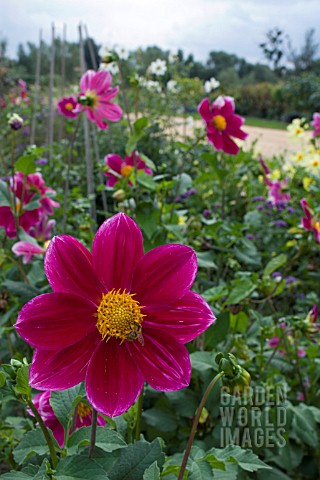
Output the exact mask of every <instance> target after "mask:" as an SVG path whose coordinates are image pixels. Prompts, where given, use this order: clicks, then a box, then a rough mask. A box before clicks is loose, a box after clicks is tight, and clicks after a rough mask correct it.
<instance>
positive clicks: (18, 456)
mask: <svg viewBox="0 0 320 480" xmlns="http://www.w3.org/2000/svg"><path fill="white" fill-rule="evenodd" d="M49 433H50V434H51V432H50V430H49ZM51 438H52V441H53V444H54V446H55V448H57V449H59V446H58V444H57V442H56V440H55V439H54V438H53V436H52V434H51ZM48 450H49V449H48V445H47V442H46V440H45V438H44V435H43V433H42V431H41V429H40V427H38V428H36V429H35V430H31V431H30V432H27V433H26V434H25V435H24V436H23V437H22V439H21V442H20V443H18V445H17V446H16V448H15V449H14V451H13V456H14V459H15V461H16V462H17V463H19V464H21V463H23V462H24V460H26V459H27V458H28V457H30V455H33V454H35V453H36V454H38V455H45V454H47V453H48Z"/></svg>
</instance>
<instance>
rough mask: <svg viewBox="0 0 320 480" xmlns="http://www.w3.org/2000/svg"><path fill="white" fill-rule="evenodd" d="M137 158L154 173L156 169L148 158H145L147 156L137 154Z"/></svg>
mask: <svg viewBox="0 0 320 480" xmlns="http://www.w3.org/2000/svg"><path fill="white" fill-rule="evenodd" d="M139 157H140V158H141V159H142V160H143V161H144V162H145V164H146V166H147V167H148V168H151V170H152V171H153V172H155V171H156V169H157V168H156V166H155V164H154V163H153V161H152V160H151V159H150V158H149V157H147V155H145V154H144V153H141V152H139Z"/></svg>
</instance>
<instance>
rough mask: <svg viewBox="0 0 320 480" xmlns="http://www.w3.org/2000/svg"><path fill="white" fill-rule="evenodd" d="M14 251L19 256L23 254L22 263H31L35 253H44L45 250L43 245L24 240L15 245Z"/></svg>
mask: <svg viewBox="0 0 320 480" xmlns="http://www.w3.org/2000/svg"><path fill="white" fill-rule="evenodd" d="M12 251H13V253H14V254H15V255H17V257H20V256H22V263H24V264H26V263H29V262H30V261H31V260H32V259H33V257H34V256H35V255H42V254H43V253H44V252H45V249H44V248H43V247H40V245H36V244H35V243H31V242H27V241H25V240H22V241H20V242H17V243H15V244H14V245H13V247H12Z"/></svg>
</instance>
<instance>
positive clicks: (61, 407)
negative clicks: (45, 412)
mask: <svg viewBox="0 0 320 480" xmlns="http://www.w3.org/2000/svg"><path fill="white" fill-rule="evenodd" d="M84 393H85V392H84V387H83V384H81V383H79V385H76V386H74V387H72V388H68V389H67V390H61V391H58V392H51V395H50V405H51V407H52V408H53V411H54V413H55V416H56V417H57V419H58V420H59V422H60V423H61V425H63V427H64V428H65V429H66V428H67V427H68V425H69V421H70V420H71V416H72V414H73V411H74V408H75V407H76V405H77V404H78V403H79V402H80V400H81V399H82V397H83V395H84Z"/></svg>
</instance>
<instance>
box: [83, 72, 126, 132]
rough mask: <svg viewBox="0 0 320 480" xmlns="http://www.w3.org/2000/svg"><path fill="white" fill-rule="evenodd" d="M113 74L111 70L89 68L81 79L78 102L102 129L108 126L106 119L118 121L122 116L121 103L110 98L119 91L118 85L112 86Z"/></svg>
mask: <svg viewBox="0 0 320 480" xmlns="http://www.w3.org/2000/svg"><path fill="white" fill-rule="evenodd" d="M111 82H112V75H111V73H110V72H107V71H105V70H100V71H99V72H95V71H94V70H88V71H87V72H86V73H85V74H84V75H83V76H82V77H81V80H80V89H81V93H80V94H79V96H78V103H80V104H81V105H82V109H83V110H84V111H85V112H86V114H87V117H88V118H89V120H90V121H91V122H94V123H96V124H97V126H98V127H99V128H101V129H102V130H104V129H106V128H108V124H107V123H106V122H105V119H107V120H110V121H111V122H117V121H118V120H120V118H121V116H122V110H121V108H120V107H119V105H116V104H115V103H111V102H110V100H111V99H112V98H114V97H115V96H116V95H117V93H118V90H119V89H118V87H112V88H111V87H110V85H111Z"/></svg>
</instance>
